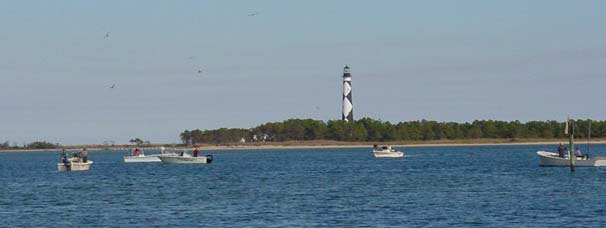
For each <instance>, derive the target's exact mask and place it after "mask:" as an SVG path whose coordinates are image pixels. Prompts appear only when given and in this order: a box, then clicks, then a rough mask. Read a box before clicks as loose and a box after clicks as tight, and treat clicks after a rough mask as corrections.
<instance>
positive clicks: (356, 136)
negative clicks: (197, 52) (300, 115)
mask: <svg viewBox="0 0 606 228" xmlns="http://www.w3.org/2000/svg"><path fill="white" fill-rule="evenodd" d="M590 122H591V136H592V137H598V138H600V137H606V121H591V120H576V121H575V123H576V124H575V126H576V130H575V136H576V137H578V138H586V137H587V135H588V128H589V123H590ZM564 127H565V125H564V122H558V121H529V122H525V123H522V122H520V121H517V120H516V121H498V120H476V121H473V122H471V123H469V122H465V123H457V122H437V121H430V120H421V121H408V122H400V123H396V124H392V123H390V122H387V121H380V120H374V119H371V118H363V119H360V120H356V121H353V122H345V121H340V120H330V121H328V122H324V121H320V120H312V119H290V120H286V121H283V122H272V123H265V124H262V125H260V126H257V127H254V128H251V129H241V128H220V129H215V130H200V129H196V130H186V131H184V132H182V133H181V135H180V138H181V140H182V142H183V143H184V144H196V143H215V144H216V143H231V142H239V141H242V140H243V139H244V141H246V142H250V141H276V142H281V141H290V140H297V141H303V140H336V141H372V142H374V141H419V140H423V141H426V140H443V139H450V140H455V139H513V140H515V139H527V138H541V139H553V138H565V137H567V136H566V135H564Z"/></svg>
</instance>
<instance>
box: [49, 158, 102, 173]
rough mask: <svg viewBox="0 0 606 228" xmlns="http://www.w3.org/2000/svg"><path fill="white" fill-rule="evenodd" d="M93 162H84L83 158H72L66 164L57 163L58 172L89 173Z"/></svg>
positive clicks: (65, 161)
mask: <svg viewBox="0 0 606 228" xmlns="http://www.w3.org/2000/svg"><path fill="white" fill-rule="evenodd" d="M92 164H93V161H91V160H87V161H86V162H83V161H82V159H81V158H78V157H72V158H68V159H67V160H64V162H60V163H57V170H59V171H87V170H90V166H91V165H92Z"/></svg>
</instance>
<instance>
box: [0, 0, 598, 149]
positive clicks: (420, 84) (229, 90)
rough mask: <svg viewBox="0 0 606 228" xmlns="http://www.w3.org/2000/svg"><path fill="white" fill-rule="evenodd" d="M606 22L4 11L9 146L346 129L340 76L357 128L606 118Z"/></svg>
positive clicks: (497, 8) (435, 4)
mask: <svg viewBox="0 0 606 228" xmlns="http://www.w3.org/2000/svg"><path fill="white" fill-rule="evenodd" d="M604 12H606V2H604V1H591V0H586V1H563V0H537V1H522V0H511V1H489V0H475V1H474V0H469V1H387V0H386V1H354V0H343V1H339V0H330V1H315V0H310V1H280V0H275V1H152V0H146V1H111V0H103V1H86V0H83V1H8V0H1V1H0V28H2V29H1V30H0V141H2V142H3V141H6V140H8V141H11V142H15V143H19V144H23V143H28V142H32V141H42V140H45V141H51V142H55V143H61V144H101V143H103V142H105V141H113V142H115V143H118V144H125V143H128V140H129V139H132V138H135V137H139V138H142V139H144V140H149V141H151V142H152V143H173V142H179V133H180V132H182V131H183V130H185V129H196V128H199V129H215V128H220V127H227V128H250V127H254V126H257V125H259V124H262V123H265V122H276V121H283V120H286V119H290V118H313V119H320V120H332V119H340V118H341V102H342V101H341V96H342V78H341V76H342V71H343V67H344V66H345V65H346V64H348V65H350V66H351V73H352V87H353V90H352V95H353V104H354V110H353V112H354V117H355V118H361V117H371V118H375V119H381V120H384V121H391V122H400V121H410V120H421V119H429V120H437V121H456V122H465V121H473V120H477V119H496V120H507V121H509V120H520V121H523V122H525V121H530V120H563V119H564V118H566V116H567V115H570V116H572V117H575V118H592V119H600V120H604V119H606V118H605V114H606V106H605V105H604V102H603V100H604V99H603V98H604V89H603V88H604V87H605V85H606V75H605V73H606V70H605V66H606V26H604V22H606V13H604ZM251 14H253V15H252V16H249V15H251ZM198 70H201V71H202V72H201V73H198ZM114 84H115V87H114V88H110V87H111V86H112V85H114Z"/></svg>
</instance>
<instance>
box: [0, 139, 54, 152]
mask: <svg viewBox="0 0 606 228" xmlns="http://www.w3.org/2000/svg"><path fill="white" fill-rule="evenodd" d="M60 147H61V144H58V143H50V142H46V141H36V142H32V143H29V144H25V145H23V146H19V145H16V144H13V145H11V144H10V142H9V141H5V142H4V143H0V149H5V150H6V149H56V148H60Z"/></svg>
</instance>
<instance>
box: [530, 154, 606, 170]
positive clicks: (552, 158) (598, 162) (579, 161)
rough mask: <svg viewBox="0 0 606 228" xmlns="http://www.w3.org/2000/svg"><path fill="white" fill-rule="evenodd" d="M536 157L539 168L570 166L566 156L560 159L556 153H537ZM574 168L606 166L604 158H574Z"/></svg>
mask: <svg viewBox="0 0 606 228" xmlns="http://www.w3.org/2000/svg"><path fill="white" fill-rule="evenodd" d="M537 155H538V156H539V165H540V166H564V167H568V166H570V159H569V158H568V156H566V157H560V156H559V154H558V153H555V152H548V151H537ZM575 166H579V167H583V166H585V167H591V166H606V157H593V158H589V157H588V156H576V160H575Z"/></svg>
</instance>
